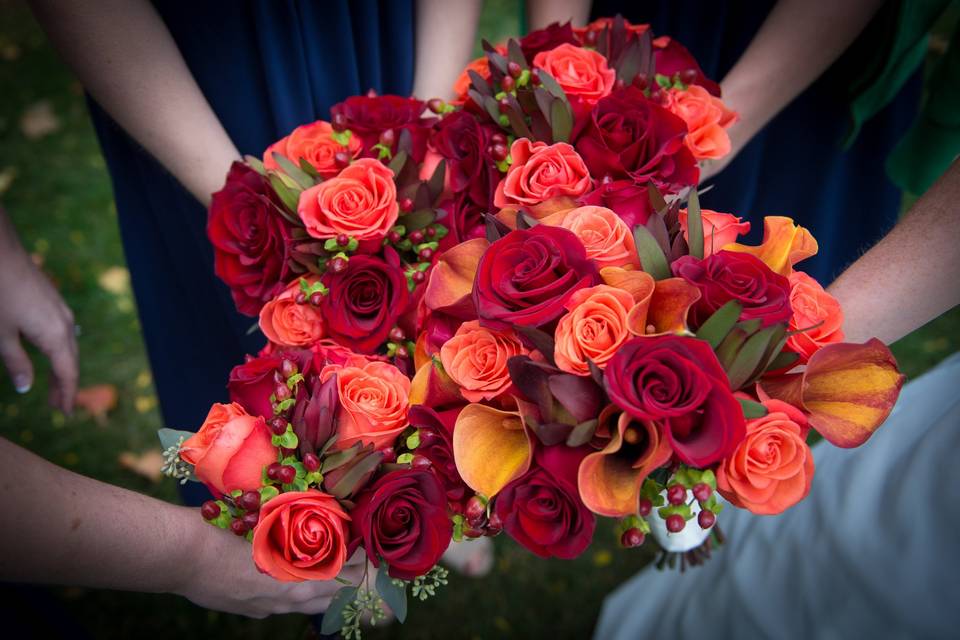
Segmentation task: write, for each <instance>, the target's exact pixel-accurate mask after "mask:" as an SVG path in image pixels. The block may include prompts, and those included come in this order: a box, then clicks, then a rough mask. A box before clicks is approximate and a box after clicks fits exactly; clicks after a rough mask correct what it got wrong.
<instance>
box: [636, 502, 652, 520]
mask: <svg viewBox="0 0 960 640" xmlns="http://www.w3.org/2000/svg"><path fill="white" fill-rule="evenodd" d="M651 511H653V503H652V502H650V501H649V500H648V499H646V498H640V502H638V503H637V513H639V514H640V515H641V516H643V517H644V518H645V517H647V516H648V515H650V512H651Z"/></svg>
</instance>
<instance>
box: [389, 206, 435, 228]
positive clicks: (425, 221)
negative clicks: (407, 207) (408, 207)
mask: <svg viewBox="0 0 960 640" xmlns="http://www.w3.org/2000/svg"><path fill="white" fill-rule="evenodd" d="M436 218H437V213H436V211H434V210H433V209H419V210H418V211H411V212H410V213H405V214H403V215H402V216H400V217H399V218H398V221H399V222H400V223H401V224H402V225H403V226H404V227H406V229H407V231H408V232H409V231H417V230H419V229H425V228H426V227H429V226H430V225H431V224H432V223H433V221H434V220H436Z"/></svg>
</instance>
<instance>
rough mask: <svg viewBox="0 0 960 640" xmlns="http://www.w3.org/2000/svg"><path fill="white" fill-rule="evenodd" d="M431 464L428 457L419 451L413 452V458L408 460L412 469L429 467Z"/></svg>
mask: <svg viewBox="0 0 960 640" xmlns="http://www.w3.org/2000/svg"><path fill="white" fill-rule="evenodd" d="M432 464H433V463H432V462H430V458H428V457H427V456H422V455H420V454H419V453H415V454H413V459H412V460H411V461H410V466H411V467H413V468H414V469H429V468H430V466H431V465H432Z"/></svg>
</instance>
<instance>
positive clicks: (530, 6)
mask: <svg viewBox="0 0 960 640" xmlns="http://www.w3.org/2000/svg"><path fill="white" fill-rule="evenodd" d="M589 17H590V1H589V0H528V2H527V24H528V25H529V26H530V30H531V31H534V30H536V29H543V28H544V27H546V26H547V25H549V24H550V23H552V22H560V23H563V22H566V21H567V20H570V21H571V22H573V26H575V27H582V26H584V25H585V24H587V19H588V18H589ZM611 17H612V16H611Z"/></svg>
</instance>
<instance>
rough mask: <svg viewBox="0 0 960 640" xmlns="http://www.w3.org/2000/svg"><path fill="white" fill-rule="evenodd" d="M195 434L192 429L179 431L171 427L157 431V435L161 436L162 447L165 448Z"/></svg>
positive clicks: (173, 445)
mask: <svg viewBox="0 0 960 640" xmlns="http://www.w3.org/2000/svg"><path fill="white" fill-rule="evenodd" d="M193 435H195V434H194V433H193V432H192V431H178V430H177V429H170V428H168V427H164V428H163V429H160V430H158V431H157V437H158V438H160V447H161V448H163V449H164V450H166V449H169V448H170V447H175V446H177V443H179V442H180V438H183V439H184V440H187V439H188V438H190V437H191V436H193Z"/></svg>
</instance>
